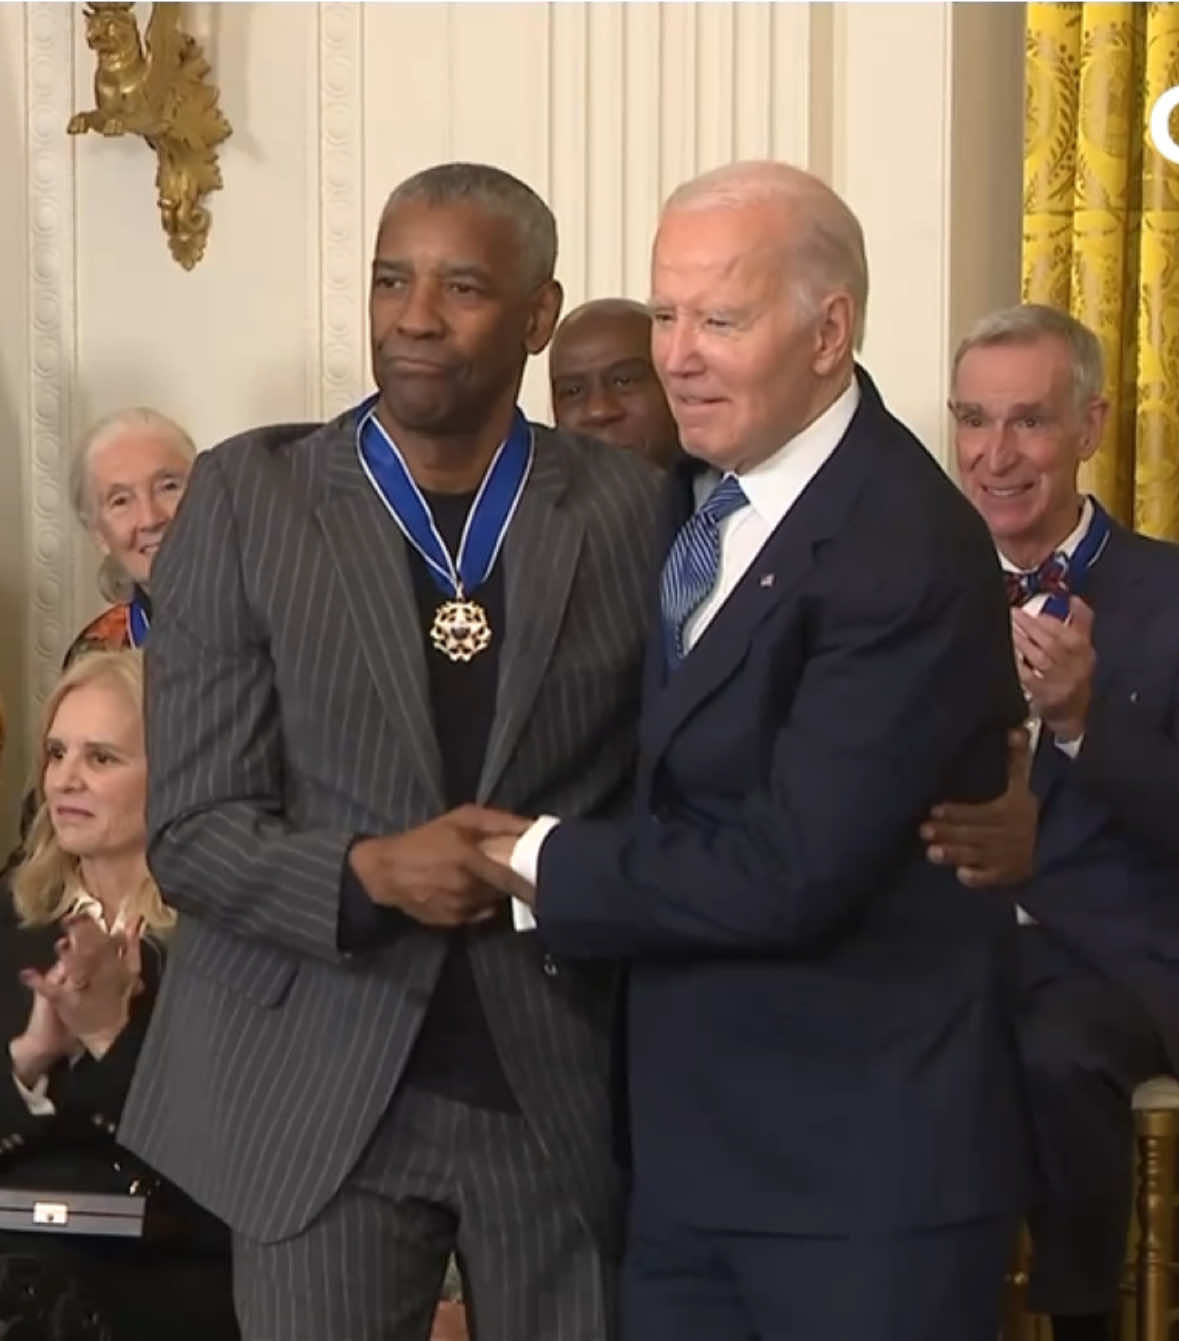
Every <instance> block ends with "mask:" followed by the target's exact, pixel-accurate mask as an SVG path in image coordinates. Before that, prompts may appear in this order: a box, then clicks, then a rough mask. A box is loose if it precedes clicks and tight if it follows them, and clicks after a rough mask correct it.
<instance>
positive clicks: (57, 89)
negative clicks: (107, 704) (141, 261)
mask: <svg viewBox="0 0 1179 1341" xmlns="http://www.w3.org/2000/svg"><path fill="white" fill-rule="evenodd" d="M74 10H75V6H73V5H61V4H30V5H29V6H28V11H27V16H26V23H25V71H26V78H27V89H28V120H27V125H28V175H27V181H26V190H27V201H28V216H27V217H28V230H29V231H28V259H29V269H28V300H29V302H28V312H29V362H28V368H29V375H28V408H29V413H28V424H29V436H28V458H27V461H28V470H27V473H26V476H25V478H26V481H27V486H26V487H27V491H28V492H27V503H28V508H27V511H26V516H27V517H28V518H29V523H30V525H29V536H30V554H29V582H30V587H29V601H28V606H27V611H26V632H27V649H28V650H27V654H26V655H27V660H26V665H27V677H28V678H27V681H26V683H27V684H28V686H29V690H30V694H31V697H32V700H33V706H34V707H36V706H37V705H39V704H40V703H41V702H42V701H43V700H44V698H45V696H46V694H47V693H48V692H49V690H50V689H51V687H52V685H53V683H54V681H55V680H56V678H57V675H58V671H59V668H60V665H61V657H62V653H63V651H64V649H65V647H66V646H67V644H68V641H69V639H70V637H72V635H73V631H74V630H73V624H74V602H73V592H72V587H73V575H74V533H75V527H74V523H73V519H72V517H71V515H70V505H69V499H68V497H67V490H66V473H67V467H68V457H69V450H70V442H71V439H72V433H73V422H72V417H71V392H72V388H73V385H74V381H75V371H76V366H75V365H76V326H75V312H74V305H75V289H76V275H75V265H76V249H75V242H76V239H75V229H74V150H73V145H72V143H71V142H70V140H69V138H68V137H67V135H66V123H67V121H69V119H70V114H71V112H72V111H73V107H72V102H73V78H74V30H73V25H74Z"/></svg>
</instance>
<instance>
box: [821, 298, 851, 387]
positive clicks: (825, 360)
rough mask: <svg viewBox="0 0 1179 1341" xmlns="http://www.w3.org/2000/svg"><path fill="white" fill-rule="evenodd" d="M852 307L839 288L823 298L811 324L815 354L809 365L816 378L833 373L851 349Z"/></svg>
mask: <svg viewBox="0 0 1179 1341" xmlns="http://www.w3.org/2000/svg"><path fill="white" fill-rule="evenodd" d="M855 325H856V307H855V303H854V302H853V301H852V296H851V294H850V293H847V292H845V291H844V290H842V289H839V290H837V291H836V292H835V293H830V294H828V295H827V297H826V298H824V299H823V306H822V308H821V310H820V312H819V317H818V320H817V322H816V323H815V354H814V359H813V361H812V364H811V366H812V367H813V368H814V370H815V372H816V373H817V374H818V375H819V376H820V377H826V376H827V375H828V374H830V373H833V372H834V371H835V370H836V369H837V368H838V367H839V366H840V365H841V364H843V363H844V362H846V360H847V358H848V356H849V355H850V354H851V353H852V352H853V350H852V346H853V343H854V339H853V335H854V331H855Z"/></svg>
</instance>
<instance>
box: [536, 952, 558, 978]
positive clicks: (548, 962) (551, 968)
mask: <svg viewBox="0 0 1179 1341" xmlns="http://www.w3.org/2000/svg"><path fill="white" fill-rule="evenodd" d="M541 967H542V968H543V969H544V971H545V973H547V974H548V976H549V977H550V978H555V977H556V976H557V974H558V973H560V971H561V970H560V969H559V968H558V967H557V961H556V960H555V959H554V958H553V957H552V955H545V957H544V958H543V959H542V960H541Z"/></svg>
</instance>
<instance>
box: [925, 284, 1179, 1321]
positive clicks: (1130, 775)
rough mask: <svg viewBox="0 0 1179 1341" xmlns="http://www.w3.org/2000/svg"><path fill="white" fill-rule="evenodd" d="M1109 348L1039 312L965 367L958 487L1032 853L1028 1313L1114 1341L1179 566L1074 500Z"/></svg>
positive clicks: (1088, 501)
mask: <svg viewBox="0 0 1179 1341" xmlns="http://www.w3.org/2000/svg"><path fill="white" fill-rule="evenodd" d="M1107 408H1108V407H1107V402H1106V401H1105V399H1104V398H1103V396H1102V358H1101V346H1100V344H1099V342H1098V340H1097V337H1096V336H1095V335H1094V334H1093V332H1092V331H1090V330H1089V329H1087V328H1086V327H1085V326H1083V325H1082V324H1081V323H1080V322H1078V321H1076V320H1074V319H1073V318H1072V317H1071V316H1069V315H1067V314H1066V313H1063V312H1058V311H1056V310H1054V309H1052V308H1048V307H1040V306H1034V305H1027V306H1022V307H1015V308H1010V309H1007V310H1005V311H1001V312H995V313H992V314H991V315H990V316H987V317H984V318H983V319H982V320H981V321H979V322H978V323H977V325H976V326H975V327H974V329H973V330H972V331H971V332H970V334H969V335H968V336H967V337H966V339H965V340H964V341H963V342H962V344H961V346H960V347H959V349H958V351H957V354H956V355H955V358H954V377H953V390H952V394H951V400H950V409H951V412H952V413H953V416H954V421H955V438H954V441H955V450H956V453H957V459H958V468H959V476H960V479H961V482H962V487H963V489H964V490H965V492H966V494H967V496H968V497H969V498H970V499H971V501H972V502H973V503H974V505H975V506H976V508H977V509H978V511H979V513H980V514H981V515H982V517H983V519H984V520H985V521H986V523H987V526H988V528H989V530H990V532H991V535H992V537H993V539H994V543H995V545H996V547H997V548H998V551H999V557H1000V560H1001V561H1002V564H1003V568H1004V570H1005V574H1006V581H1007V587H1008V594H1009V599H1010V602H1011V606H1012V611H1011V621H1012V629H1013V635H1014V643H1015V653H1016V664H1017V668H1018V671H1019V677H1020V681H1021V683H1022V685H1023V689H1024V692H1025V694H1026V697H1027V704H1028V710H1029V713H1030V731H1031V735H1032V745H1033V763H1032V769H1031V783H1032V788H1033V790H1034V792H1035V794H1036V797H1037V799H1038V801H1039V809H1040V817H1039V835H1038V839H1037V845H1036V850H1035V868H1034V872H1033V874H1032V876H1031V878H1030V879H1029V880H1028V881H1027V882H1026V883H1025V884H1024V885H1023V886H1022V887H1020V888H1018V889H1017V890H1016V891H1015V895H1014V900H1013V901H1017V902H1015V906H1014V907H1013V908H1012V911H1011V920H1012V922H1013V923H1018V927H1019V931H1018V952H1019V953H1018V963H1019V969H1020V977H1021V987H1022V1000H1021V1003H1020V1012H1019V1016H1018V1035H1019V1043H1020V1048H1021V1051H1022V1054H1023V1061H1024V1066H1025V1070H1026V1074H1027V1084H1028V1094H1029V1100H1030V1107H1031V1115H1032V1120H1033V1124H1034V1128H1035V1134H1036V1156H1037V1160H1036V1172H1037V1178H1036V1184H1035V1197H1034V1200H1033V1205H1032V1211H1031V1215H1030V1226H1031V1231H1032V1239H1033V1250H1034V1258H1033V1268H1032V1278H1031V1282H1030V1287H1029V1294H1028V1303H1029V1307H1030V1308H1032V1309H1033V1310H1034V1311H1036V1312H1041V1313H1049V1314H1051V1315H1052V1320H1053V1335H1054V1338H1055V1341H1108V1338H1110V1337H1111V1336H1112V1335H1114V1313H1115V1308H1116V1304H1117V1297H1118V1282H1119V1278H1120V1276H1121V1271H1122V1262H1123V1256H1124V1252H1125V1246H1126V1230H1127V1220H1128V1217H1129V1210H1130V1198H1131V1169H1132V1158H1133V1123H1132V1113H1131V1107H1130V1099H1131V1095H1132V1092H1133V1090H1134V1087H1135V1086H1136V1085H1137V1084H1138V1083H1140V1082H1141V1081H1143V1080H1146V1079H1148V1078H1149V1077H1150V1076H1153V1075H1155V1074H1158V1073H1159V1072H1166V1071H1173V1070H1174V1069H1175V1068H1176V1066H1179V898H1177V897H1176V892H1177V890H1179V823H1176V798H1179V606H1177V605H1176V600H1175V593H1176V591H1179V547H1177V546H1175V545H1171V544H1164V543H1162V542H1159V541H1156V540H1150V539H1148V538H1147V537H1145V536H1142V535H1137V534H1135V533H1134V532H1132V531H1128V530H1126V529H1125V528H1124V527H1122V526H1120V525H1118V523H1117V522H1116V521H1114V520H1113V519H1112V518H1111V517H1109V516H1108V515H1107V514H1106V513H1105V511H1104V510H1103V509H1102V507H1101V505H1100V504H1099V503H1098V502H1097V500H1096V499H1095V498H1092V497H1091V496H1087V495H1085V494H1083V493H1081V491H1080V489H1079V487H1078V482H1077V481H1078V472H1079V469H1080V466H1081V463H1082V462H1084V461H1086V460H1088V459H1089V458H1090V457H1092V455H1093V454H1094V452H1096V451H1097V448H1098V444H1099V443H1100V441H1101V433H1102V428H1103V426H1104V424H1105V418H1106V413H1107Z"/></svg>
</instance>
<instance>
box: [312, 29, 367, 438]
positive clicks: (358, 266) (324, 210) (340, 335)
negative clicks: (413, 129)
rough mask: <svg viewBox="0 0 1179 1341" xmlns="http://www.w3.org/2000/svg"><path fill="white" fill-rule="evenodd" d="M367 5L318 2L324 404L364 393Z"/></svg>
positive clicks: (335, 408) (336, 409)
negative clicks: (364, 62)
mask: <svg viewBox="0 0 1179 1341" xmlns="http://www.w3.org/2000/svg"><path fill="white" fill-rule="evenodd" d="M363 36H364V6H363V5H360V4H322V5H320V6H319V75H320V80H319V99H320V103H319V125H320V142H319V143H320V149H319V237H320V266H319V270H320V351H321V352H320V402H321V403H320V405H319V407H318V409H319V412H320V413H321V414H322V415H323V417H324V418H326V419H331V418H334V417H335V416H336V415H337V414H340V413H341V412H342V411H344V410H346V409H347V408H348V407H349V406H350V405H355V404H356V402H357V401H358V400H359V399H360V398H361V396H362V395H363V394H364V390H365V387H366V385H367V382H366V374H365V368H366V365H367V358H366V340H365V329H366V325H367V319H366V313H365V284H364V271H365V264H364V228H365V221H364V217H363V216H364V143H363V133H364V129H363V128H364V66H363V59H362V56H363V48H362V43H363Z"/></svg>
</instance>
